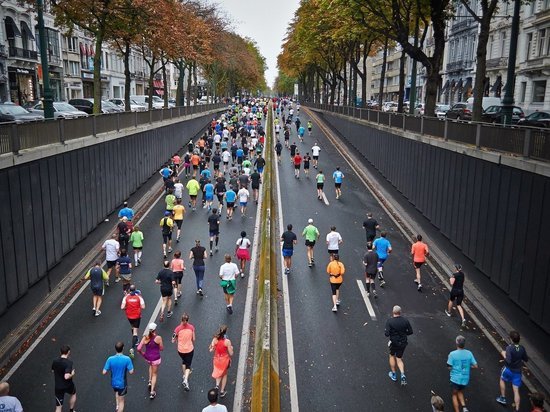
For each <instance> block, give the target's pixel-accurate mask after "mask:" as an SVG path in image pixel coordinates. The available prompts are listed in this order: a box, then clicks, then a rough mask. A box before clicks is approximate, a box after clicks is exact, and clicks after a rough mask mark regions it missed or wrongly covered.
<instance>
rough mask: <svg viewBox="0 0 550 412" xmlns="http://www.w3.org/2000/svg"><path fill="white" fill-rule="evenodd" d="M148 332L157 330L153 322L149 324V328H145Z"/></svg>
mask: <svg viewBox="0 0 550 412" xmlns="http://www.w3.org/2000/svg"><path fill="white" fill-rule="evenodd" d="M147 329H149V330H157V324H156V323H155V322H151V323H150V324H149V326H148V327H147Z"/></svg>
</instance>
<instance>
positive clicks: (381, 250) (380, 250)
mask: <svg viewBox="0 0 550 412" xmlns="http://www.w3.org/2000/svg"><path fill="white" fill-rule="evenodd" d="M373 245H374V249H376V254H377V255H378V259H387V258H388V250H389V249H390V248H391V243H390V241H389V240H388V239H386V238H385V237H379V238H377V239H376V240H375V241H374V244H373Z"/></svg>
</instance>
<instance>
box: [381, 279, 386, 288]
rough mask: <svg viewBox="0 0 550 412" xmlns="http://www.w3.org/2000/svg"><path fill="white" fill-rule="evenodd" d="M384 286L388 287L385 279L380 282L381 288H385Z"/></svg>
mask: <svg viewBox="0 0 550 412" xmlns="http://www.w3.org/2000/svg"><path fill="white" fill-rule="evenodd" d="M384 286H386V281H385V280H384V279H382V280H381V281H380V287H381V288H383V287H384Z"/></svg>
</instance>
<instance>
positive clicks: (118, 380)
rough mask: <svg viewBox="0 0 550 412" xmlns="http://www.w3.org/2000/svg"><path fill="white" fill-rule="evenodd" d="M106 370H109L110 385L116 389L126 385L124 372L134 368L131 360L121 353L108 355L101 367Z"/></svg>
mask: <svg viewBox="0 0 550 412" xmlns="http://www.w3.org/2000/svg"><path fill="white" fill-rule="evenodd" d="M103 369H104V370H106V371H111V386H112V387H113V388H117V389H124V388H125V387H126V373H127V372H132V371H133V370H134V365H133V364H132V360H131V359H130V358H129V357H128V356H126V355H122V354H120V355H119V354H117V355H113V356H110V357H109V358H108V359H107V362H105V366H104V367H103Z"/></svg>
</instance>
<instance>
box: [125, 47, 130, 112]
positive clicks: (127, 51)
mask: <svg viewBox="0 0 550 412" xmlns="http://www.w3.org/2000/svg"><path fill="white" fill-rule="evenodd" d="M131 50H132V49H131V47H130V42H129V41H128V40H125V41H124V108H125V110H126V111H127V112H129V111H131V110H132V108H131V106H130V92H131V90H130V88H131V87H132V86H131V85H132V77H131V74H130V52H131Z"/></svg>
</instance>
